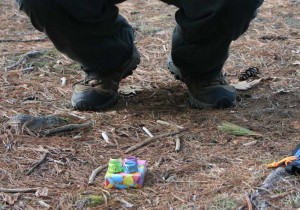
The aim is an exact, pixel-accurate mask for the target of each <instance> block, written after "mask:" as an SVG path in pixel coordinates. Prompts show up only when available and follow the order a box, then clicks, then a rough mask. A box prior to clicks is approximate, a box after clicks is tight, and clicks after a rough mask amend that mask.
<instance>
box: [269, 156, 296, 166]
mask: <svg viewBox="0 0 300 210" xmlns="http://www.w3.org/2000/svg"><path fill="white" fill-rule="evenodd" d="M295 160H297V157H295V156H289V157H286V158H283V159H282V160H280V161H278V162H273V163H270V164H268V168H277V167H279V166H281V165H283V164H284V165H287V164H289V163H291V162H293V161H295Z"/></svg>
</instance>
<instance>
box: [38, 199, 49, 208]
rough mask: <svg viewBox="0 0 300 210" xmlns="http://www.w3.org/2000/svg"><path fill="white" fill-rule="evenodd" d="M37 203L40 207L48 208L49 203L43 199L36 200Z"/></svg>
mask: <svg viewBox="0 0 300 210" xmlns="http://www.w3.org/2000/svg"><path fill="white" fill-rule="evenodd" d="M38 204H40V205H41V206H42V207H44V208H46V209H50V207H51V206H50V205H49V204H48V203H46V202H45V201H43V200H39V201H38Z"/></svg>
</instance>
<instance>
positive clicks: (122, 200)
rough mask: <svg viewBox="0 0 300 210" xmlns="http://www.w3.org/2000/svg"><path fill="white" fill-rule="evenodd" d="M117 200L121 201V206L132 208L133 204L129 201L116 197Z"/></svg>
mask: <svg viewBox="0 0 300 210" xmlns="http://www.w3.org/2000/svg"><path fill="white" fill-rule="evenodd" d="M116 200H117V201H119V202H120V203H122V207H123V208H132V207H133V204H132V203H129V202H128V201H126V200H124V199H123V198H116Z"/></svg>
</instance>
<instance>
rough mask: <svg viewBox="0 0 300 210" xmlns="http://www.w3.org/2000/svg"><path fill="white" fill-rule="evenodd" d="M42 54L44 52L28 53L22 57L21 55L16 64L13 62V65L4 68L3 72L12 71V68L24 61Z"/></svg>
mask: <svg viewBox="0 0 300 210" xmlns="http://www.w3.org/2000/svg"><path fill="white" fill-rule="evenodd" d="M43 52H44V51H30V52H27V53H25V54H24V55H22V56H21V57H20V59H19V60H18V61H17V62H15V63H14V64H12V65H10V66H6V67H5V68H4V70H5V71H8V70H10V69H12V68H14V67H16V66H18V65H20V64H21V63H23V62H24V61H26V60H27V59H29V58H31V57H34V56H36V55H39V54H41V53H43Z"/></svg>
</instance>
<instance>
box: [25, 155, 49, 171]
mask: <svg viewBox="0 0 300 210" xmlns="http://www.w3.org/2000/svg"><path fill="white" fill-rule="evenodd" d="M48 154H49V153H48V152H45V153H44V154H43V156H42V158H41V159H40V160H39V161H37V162H36V163H35V164H34V165H33V166H32V168H31V169H29V170H28V171H27V172H26V173H25V175H26V176H28V175H30V174H31V173H32V172H33V171H34V169H36V168H37V167H39V165H41V164H42V163H43V162H44V161H45V160H46V158H47V156H48Z"/></svg>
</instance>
